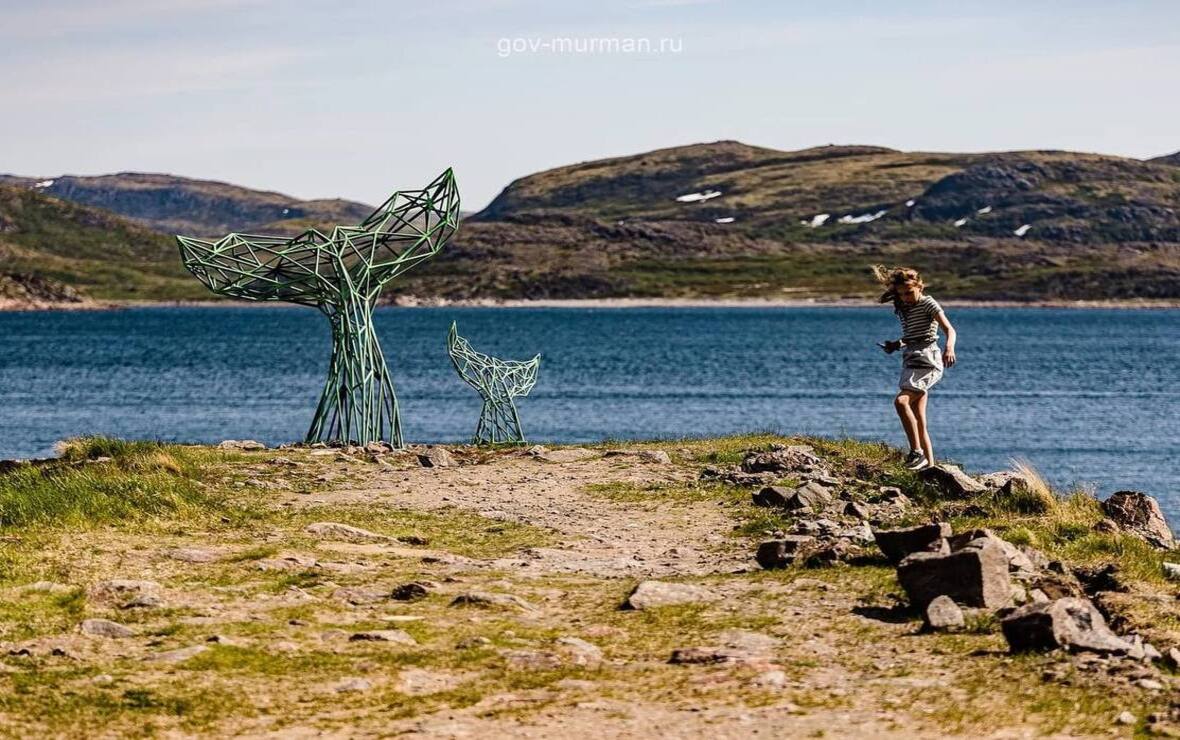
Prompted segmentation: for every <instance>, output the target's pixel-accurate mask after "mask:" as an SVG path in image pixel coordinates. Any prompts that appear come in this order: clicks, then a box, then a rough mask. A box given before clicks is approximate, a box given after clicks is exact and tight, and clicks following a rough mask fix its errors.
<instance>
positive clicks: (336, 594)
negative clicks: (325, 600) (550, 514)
mask: <svg viewBox="0 0 1180 740" xmlns="http://www.w3.org/2000/svg"><path fill="white" fill-rule="evenodd" d="M331 597H332V598H333V599H336V600H338V601H343V602H346V603H348V604H352V605H353V606H360V605H361V604H376V603H377V602H379V601H385V599H386V598H387V596H386V593H385V592H384V591H378V590H377V589H373V588H363V587H360V586H344V587H342V588H337V589H335V590H333V591H332V594H331Z"/></svg>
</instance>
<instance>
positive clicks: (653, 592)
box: [626, 581, 718, 610]
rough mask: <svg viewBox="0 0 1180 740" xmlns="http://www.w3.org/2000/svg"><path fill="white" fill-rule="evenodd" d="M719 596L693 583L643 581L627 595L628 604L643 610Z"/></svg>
mask: <svg viewBox="0 0 1180 740" xmlns="http://www.w3.org/2000/svg"><path fill="white" fill-rule="evenodd" d="M717 598H718V596H717V595H716V594H715V593H713V592H712V591H710V590H709V589H707V588H704V587H703V586H695V585H693V584H691V583H669V582H667V581H643V582H642V583H640V584H639V585H638V586H636V587H635V589H634V590H633V591H632V592H631V595H630V596H628V597H627V602H626V606H627V607H628V608H631V609H640V610H642V609H652V608H655V607H661V606H673V605H676V604H693V603H700V602H707V601H715V600H716V599H717Z"/></svg>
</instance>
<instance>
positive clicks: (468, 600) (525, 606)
mask: <svg viewBox="0 0 1180 740" xmlns="http://www.w3.org/2000/svg"><path fill="white" fill-rule="evenodd" d="M451 606H477V607H485V608H486V607H497V606H498V607H512V608H515V609H520V610H521V611H527V612H531V611H536V610H537V607H535V606H533V605H532V604H530V603H529V602H527V601H525V600H524V599H522V598H520V597H519V596H517V595H515V594H497V593H485V592H482V591H471V592H468V593H465V594H459V595H458V596H456V597H455V598H454V599H452V600H451Z"/></svg>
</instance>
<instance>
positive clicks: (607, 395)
mask: <svg viewBox="0 0 1180 740" xmlns="http://www.w3.org/2000/svg"><path fill="white" fill-rule="evenodd" d="M950 314H951V318H952V320H953V321H954V322H955V324H956V325H957V327H958V329H959V333H960V340H959V360H960V362H959V364H958V365H956V366H955V367H954V368H953V369H951V370H949V371H948V373H947V375H946V377H945V379H944V380H943V382H942V383H941V384H939V385H938V386H937V388H936V389H935V391H934V392H933V395H932V396H931V401H930V406H931V432H932V436H933V438H934V442H935V446H936V449H937V451H938V452H939V455H940V456H945V457H949V458H952V459H954V460H956V461H959V462H961V463H962V464H963V465H965V466H966V468H967V469H968V470H971V471H987V470H994V469H1000V468H1003V467H1005V466H1006V465H1007V464H1008V462H1009V459H1010V458H1012V457H1023V458H1027V459H1028V460H1030V461H1031V462H1032V463H1033V464H1034V465H1035V466H1037V467H1038V468H1039V469H1040V470H1041V471H1042V472H1043V473H1045V474H1046V476H1047V477H1049V478H1050V480H1052V481H1053V482H1054V483H1056V484H1057V485H1060V486H1070V485H1074V484H1079V483H1086V484H1091V485H1093V486H1095V487H1096V488H1097V490H1098V492H1099V493H1100V494H1108V493H1110V492H1112V491H1114V490H1119V489H1123V488H1132V489H1138V490H1144V491H1147V492H1149V493H1152V494H1153V495H1156V496H1157V497H1159V498H1160V499H1161V501H1162V503H1163V504H1164V506H1165V509H1166V510H1167V511H1168V513H1169V514H1170V515H1171V518H1172V519H1173V520H1180V311H1177V310H1168V309H1160V310H1096V309H1095V310H1070V309H1046V308H959V309H952V310H951V311H950ZM452 319H455V320H457V321H458V322H459V330H460V333H461V334H463V335H465V336H467V337H469V338H470V340H471V342H472V344H473V345H474V346H475V347H476V348H477V349H479V350H481V351H485V352H489V353H492V354H496V355H499V356H502V357H506V358H519V359H525V358H528V357H530V356H532V355H533V354H534V353H536V352H541V353H542V354H543V359H542V364H541V372H540V380H539V382H538V384H537V387H536V389H535V390H534V391H533V393H532V395H531V396H530V397H529V398H526V399H523V400H521V401H520V410H521V416H522V419H523V421H524V425H525V431H526V432H527V434H528V436H529V438H530V441H536V442H547V441H552V442H587V441H596V440H602V439H606V438H614V439H631V438H636V439H638V438H643V439H649V438H657V437H661V438H663V437H669V438H670V437H683V436H697V435H718V434H727V433H734V432H748V431H762V430H773V431H779V432H787V433H808V434H821V435H829V436H844V435H849V436H855V437H863V438H869V439H884V440H888V441H890V442H893V443H895V444H902V443H904V437H903V436H902V434H901V431H900V428H899V427H898V424H897V420H896V418H895V416H894V415H893V410H892V406H891V403H890V399H891V398H892V395H893V393H894V388H895V384H896V377H897V363H898V359H897V357H896V356H893V357H887V356H885V355H883V354H882V353H881V352H880V350H878V349H877V348H876V347H875V346H874V342H876V341H878V340H882V339H886V338H891V337H894V336H896V334H897V333H898V332H897V326H896V319H895V318H894V317H893V316H892V314H891V313H890V312H889V311H888V310H887V309H885V308H834V307H833V308H829V307H824V308H633V309H617V308H597V309H596V308H576V309H574V308H382V309H379V310H378V312H377V319H376V321H377V325H378V331H379V334H380V337H381V342H382V345H383V347H384V348H385V352H386V355H387V357H388V359H389V362H390V366H391V367H392V369H393V374H394V381H395V384H396V387H397V393H398V397H399V399H400V400H401V404H402V414H403V421H404V428H405V432H406V438H407V440H409V441H413V442H443V441H446V442H451V441H461V440H464V439H466V438H468V437H469V436H470V435H471V433H472V431H473V430H474V427H475V421H476V417H477V415H478V412H479V399H478V397H477V396H476V395H475V393H474V392H473V391H472V390H471V389H470V388H468V387H467V386H465V385H463V384H462V383H461V382H460V381H459V379H458V378H457V376H456V375H455V373H454V371H453V370H452V368H451V366H450V364H449V361H448V359H447V355H446V346H445V344H446V332H447V328H448V326H449V325H450V322H451V320H452ZM0 347H2V350H0V458H5V457H30V456H44V455H49V454H52V447H53V443H54V442H55V441H56V440H59V439H62V438H65V437H69V436H74V435H81V434H108V435H116V436H120V437H128V438H144V439H162V440H173V441H192V442H216V441H218V440H221V439H226V438H236V439H242V438H252V439H258V440H261V441H264V442H267V443H270V444H277V443H282V442H290V441H296V440H299V439H301V438H302V436H303V434H304V432H305V431H306V427H307V424H308V423H309V422H310V420H311V415H312V412H313V409H314V405H315V402H316V400H317V397H318V394H319V391H320V386H321V383H322V382H323V378H324V375H325V371H326V367H327V360H328V353H329V349H330V347H329V337H328V327H327V322H326V319H324V317H323V316H321V315H320V314H319V313H317V312H316V311H314V310H311V309H301V308H293V307H277V306H276V307H257V308H241V307H181V308H176V307H170V308H137V309H128V310H121V311H99V312H72V313H36V312H28V313H0Z"/></svg>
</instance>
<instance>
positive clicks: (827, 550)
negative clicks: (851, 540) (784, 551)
mask: <svg viewBox="0 0 1180 740" xmlns="http://www.w3.org/2000/svg"><path fill="white" fill-rule="evenodd" d="M852 552H853V548H852V546H851V545H849V544H848V541H847V540H836V541H835V542H828V543H825V544H824V545H822V546H820V547H818V548H816V549H814V550H812V551H811V552H809V553H807V556H806V557H805V558H804V560H803V565H804V567H807V568H826V567H828V566H831V565H835V564H836V563H839V562H843V561H844V560H847V559H848V556H849V555H850V554H851V553H852Z"/></svg>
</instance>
